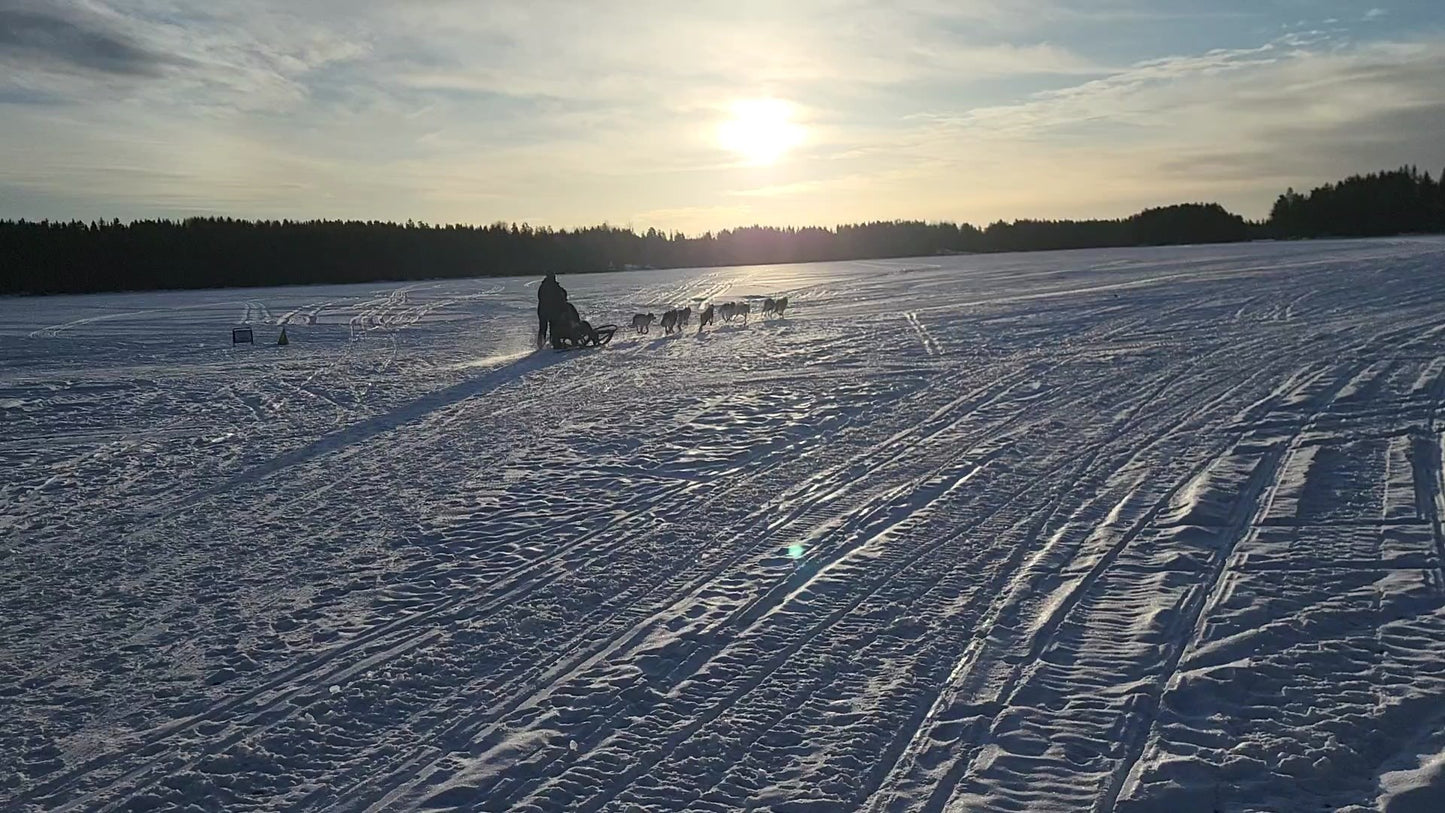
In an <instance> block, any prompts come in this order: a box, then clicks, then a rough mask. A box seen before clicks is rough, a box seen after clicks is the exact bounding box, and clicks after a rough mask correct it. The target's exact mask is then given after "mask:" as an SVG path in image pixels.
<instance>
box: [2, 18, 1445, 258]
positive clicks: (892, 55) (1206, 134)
mask: <svg viewBox="0 0 1445 813" xmlns="http://www.w3.org/2000/svg"><path fill="white" fill-rule="evenodd" d="M1442 134H1445V4H1441V3H1440V2H1439V0H1412V1H1411V2H1388V3H1387V4H1384V5H1374V4H1372V3H1351V2H1334V0H1321V1H1320V2H1306V1H1305V0H1248V1H1247V2H1241V1H1239V0H1212V1H1206V0H1194V2H1183V1H1182V0H1159V1H1158V2H1147V3H1146V2H1142V1H1141V0H1092V1H1091V2H1084V0H1041V1H1040V2H1030V0H897V2H878V1H874V2H868V1H867V0H765V1H761V0H688V2H675V0H674V1H673V2H662V1H661V0H659V1H658V2H653V0H630V1H627V2H623V1H621V0H589V1H588V2H582V1H581V0H575V1H574V2H561V1H560V0H525V2H512V1H511V0H494V1H493V2H470V1H466V0H407V2H400V0H391V1H390V2H384V1H383V0H225V2H216V0H0V218H10V219H15V218H27V219H40V218H51V219H70V218H80V219H86V220H90V219H95V218H105V219H109V218H112V217H118V218H120V219H122V220H130V219H137V218H152V217H186V216H191V215H225V216H233V217H245V218H270V219H279V218H292V219H311V218H327V219H334V218H345V219H352V218H355V219H380V220H395V221H405V220H408V219H412V220H416V221H424V222H429V223H490V222H497V221H506V222H528V223H532V224H534V225H549V226H554V227H574V226H584V225H593V224H598V223H603V222H607V223H611V224H613V225H623V226H631V227H633V228H636V229H638V230H643V229H646V228H650V227H656V228H659V229H662V230H665V231H673V230H681V231H685V232H687V233H689V234H695V233H698V232H701V231H704V230H717V229H722V228H728V227H733V226H741V225H750V224H754V223H759V224H767V225H798V226H803V225H833V224H837V223H849V222H859V221H869V220H893V219H924V220H948V221H968V222H972V223H976V224H980V225H983V224H986V223H989V222H992V221H994V220H999V219H1009V220H1012V219H1015V218H1023V217H1047V218H1063V217H1116V216H1123V215H1127V214H1130V213H1132V212H1134V211H1137V210H1138V209H1141V208H1143V207H1146V206H1155V205H1165V204H1169V203H1177V202H1185V201H1218V202H1220V203H1222V204H1224V205H1225V206H1226V207H1228V208H1229V209H1231V210H1232V211H1236V212H1238V213H1240V214H1243V215H1245V216H1246V217H1250V218H1259V217H1263V216H1265V215H1266V214H1267V213H1268V210H1269V206H1270V205H1271V204H1272V203H1273V201H1274V199H1275V197H1276V196H1277V195H1278V194H1279V193H1280V192H1282V191H1284V189H1285V188H1286V187H1291V186H1292V187H1294V188H1296V189H1308V188H1310V187H1312V186H1314V185H1317V184H1319V183H1322V182H1326V181H1330V180H1335V179H1338V178H1341V177H1344V176H1345V175H1348V174H1351V173H1356V172H1367V171H1371V170H1377V169H1389V168H1394V167H1398V166H1400V165H1403V164H1416V165H1419V166H1420V168H1421V169H1425V170H1429V171H1430V172H1431V173H1432V174H1436V175H1438V174H1439V173H1440V171H1441V169H1442V167H1445V138H1442Z"/></svg>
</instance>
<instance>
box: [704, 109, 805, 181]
mask: <svg viewBox="0 0 1445 813" xmlns="http://www.w3.org/2000/svg"><path fill="white" fill-rule="evenodd" d="M731 113H732V118H730V119H728V120H727V121H724V122H723V123H722V124H720V125H718V130H717V140H718V144H720V145H722V147H723V148H724V149H727V150H731V151H732V152H735V153H737V154H738V155H740V156H742V157H743V159H745V160H746V161H747V162H748V163H749V164H753V165H755V166H767V165H768V164H774V163H777V161H778V159H779V158H782V157H783V155H784V153H786V152H787V151H788V150H791V149H792V148H794V147H796V146H798V145H799V144H801V143H803V128H802V127H800V126H798V125H797V124H795V123H793V121H792V114H793V109H792V105H790V104H788V103H787V102H785V101H782V100H781V99H748V100H744V101H739V102H734V103H733V105H732V108H731Z"/></svg>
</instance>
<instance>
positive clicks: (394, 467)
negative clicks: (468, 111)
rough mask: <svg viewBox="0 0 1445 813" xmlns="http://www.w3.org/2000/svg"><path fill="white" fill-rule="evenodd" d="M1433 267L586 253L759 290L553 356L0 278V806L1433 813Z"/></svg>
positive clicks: (1439, 262)
mask: <svg viewBox="0 0 1445 813" xmlns="http://www.w3.org/2000/svg"><path fill="white" fill-rule="evenodd" d="M1442 274H1445V241H1440V240H1431V239H1402V240H1383V241H1354V242H1329V243H1291V244H1252V245H1233V246H1211V247H1185V248H1169V249H1134V250H1120V251H1091V252H1063V253H1054V254H1031V255H1000V256H991V257H950V258H931V259H928V260H899V261H878V262H860V263H833V264H820V265H805V266H777V267H758V268H736V269H709V270H706V271H666V272H636V273H629V274H620V275H599V276H593V277H574V278H571V279H564V280H562V281H563V283H564V284H565V285H567V287H568V289H569V291H570V292H571V294H572V298H573V300H574V301H576V302H578V304H579V307H580V309H581V310H582V312H583V314H584V315H586V316H588V317H589V318H596V319H597V320H598V321H610V322H615V323H620V324H621V323H626V322H627V321H629V319H630V315H631V314H632V313H633V312H636V311H649V310H650V311H653V312H656V313H661V312H662V311H663V310H665V309H667V308H669V307H681V306H683V305H687V304H692V305H694V306H696V305H698V304H702V303H705V302H707V301H715V302H719V303H721V302H723V301H731V300H736V301H752V302H753V303H754V311H759V310H760V308H759V306H758V303H759V302H760V301H761V298H762V297H764V296H779V295H787V296H789V297H790V298H791V306H790V309H789V312H788V315H787V316H786V317H784V318H781V319H774V318H768V319H764V318H761V317H760V316H759V317H757V318H754V319H752V320H750V322H749V324H748V325H746V326H743V325H742V324H741V323H740V322H734V323H731V324H723V325H719V326H715V327H712V328H709V329H708V330H706V331H704V332H703V333H702V334H701V335H696V331H695V328H694V329H689V330H687V331H685V332H684V333H683V334H681V335H677V336H671V337H664V336H661V335H658V334H657V333H654V334H651V335H646V336H636V335H634V334H632V333H631V332H624V333H619V335H618V337H617V339H616V340H615V341H614V343H613V344H612V345H611V346H610V347H608V348H606V349H604V350H596V351H585V352H579V353H569V354H561V353H552V352H542V353H531V352H530V351H529V348H528V342H529V333H530V331H531V330H532V326H533V324H534V319H535V317H534V316H533V308H534V302H535V300H534V299H533V297H534V290H533V288H531V287H530V286H529V283H531V282H534V281H532V280H488V281H457V282H443V283H422V284H408V285H405V286H390V287H388V286H379V285H362V286H334V287H315V288H295V289H273V290H253V291H237V292H228V291H220V292H198V293H155V294H116V295H102V296H92V297H57V298H50V299H38V300H36V299H27V300H21V299H12V300H0V316H3V317H4V318H3V320H0V342H3V353H0V411H3V420H4V427H5V429H4V433H3V435H0V463H3V465H4V467H5V470H6V471H7V473H8V476H7V477H6V478H5V479H4V480H3V482H0V500H3V507H4V510H3V513H0V531H3V534H0V540H3V541H0V624H3V626H4V629H5V630H6V635H5V636H4V638H3V639H0V808H4V809H7V810H8V809H17V810H95V809H99V810H112V809H114V810H122V809H127V810H128V809H161V810H167V809H175V810H180V809H185V808H187V807H188V806H192V805H196V806H199V808H200V809H226V810H246V809H256V810H273V809H274V810H281V809H286V810H295V809H300V810H357V811H363V810H393V809H402V810H405V809H457V810H478V809H480V810H514V809H520V810H592V811H602V810H609V811H610V810H618V811H621V810H638V809H641V810H674V809H699V810H730V809H738V808H744V807H755V808H771V809H781V810H838V809H845V810H846V809H856V810H874V811H895V810H897V811H901V810H929V811H953V810H971V809H980V810H981V809H987V810H1026V809H1050V810H1054V809H1057V810H1091V809H1092V810H1101V811H1109V810H1119V811H1126V810H1127V811H1145V810H1169V811H1177V810H1192V809H1199V810H1213V809H1220V810H1257V809H1269V810H1295V809H1299V810H1304V809H1308V810H1318V809H1340V808H1346V809H1348V808H1351V807H1355V808H1356V809H1366V808H1368V809H1373V808H1375V807H1377V806H1383V807H1385V808H1386V809H1409V806H1410V805H1416V806H1418V805H1420V804H1425V805H1427V806H1428V805H1429V804H1430V800H1438V799H1439V798H1441V796H1442V794H1445V776H1442V771H1441V770H1440V768H1439V766H1440V765H1441V764H1442V760H1445V736H1442V735H1441V733H1440V732H1441V731H1442V730H1445V727H1442V725H1441V722H1442V721H1445V595H1442V585H1445V578H1442V573H1441V563H1442V561H1445V556H1442V540H1445V538H1442V528H1441V517H1440V512H1441V505H1442V469H1445V466H1442V457H1441V439H1440V432H1441V430H1442V427H1441V425H1440V423H1439V410H1440V405H1441V404H1440V402H1441V398H1442V394H1445V393H1442V387H1445V377H1442V375H1445V285H1442V284H1441V283H1442V281H1445V280H1442ZM695 309H696V307H695ZM238 319H239V320H240V321H242V322H246V323H249V324H250V325H251V326H252V327H253V328H254V329H256V335H257V341H258V345H257V346H255V347H249V346H242V347H237V348H233V347H231V346H230V345H229V330H230V327H232V326H233V325H234V324H236V323H237V320H238ZM282 324H284V325H285V326H286V328H287V332H288V336H289V337H290V339H291V344H290V345H289V346H287V347H276V346H274V341H275V334H276V333H278V332H279V329H280V325H282ZM1417 809H1418V808H1417Z"/></svg>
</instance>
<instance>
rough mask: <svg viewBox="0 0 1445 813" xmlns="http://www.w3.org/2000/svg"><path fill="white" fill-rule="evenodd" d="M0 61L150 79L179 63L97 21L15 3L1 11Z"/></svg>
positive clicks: (15, 64)
mask: <svg viewBox="0 0 1445 813" xmlns="http://www.w3.org/2000/svg"><path fill="white" fill-rule="evenodd" d="M0 59H4V60H5V61H6V62H7V63H9V64H10V65H11V66H12V69H16V68H17V66H20V67H23V66H30V67H34V68H40V69H45V70H69V71H76V70H78V71H95V72H99V73H104V74H114V75H117V76H149V77H154V76H159V75H160V74H161V72H162V70H163V69H165V68H167V67H170V66H175V65H178V64H182V63H183V61H182V60H177V59H175V58H172V57H169V56H167V55H165V54H162V53H159V52H157V51H154V50H151V49H149V48H147V47H145V46H144V45H143V44H141V43H139V42H137V41H136V40H134V39H132V38H131V37H129V36H127V35H126V34H125V33H124V32H121V31H118V30H114V29H111V28H109V27H108V26H107V21H106V20H105V19H104V18H103V17H100V16H99V15H81V14H77V13H72V14H64V13H56V12H54V11H45V10H42V9H40V8H38V7H37V8H29V7H26V6H23V5H20V4H17V3H10V4H7V5H6V6H0Z"/></svg>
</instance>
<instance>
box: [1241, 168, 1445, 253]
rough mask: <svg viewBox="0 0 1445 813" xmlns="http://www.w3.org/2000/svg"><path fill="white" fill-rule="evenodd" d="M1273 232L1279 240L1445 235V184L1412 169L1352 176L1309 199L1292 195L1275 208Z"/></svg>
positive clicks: (1316, 191)
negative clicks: (1294, 238) (1441, 233)
mask: <svg viewBox="0 0 1445 813" xmlns="http://www.w3.org/2000/svg"><path fill="white" fill-rule="evenodd" d="M1442 180H1445V174H1442ZM1269 228H1270V230H1271V232H1273V233H1274V234H1275V235H1277V236H1279V237H1383V236H1386V235H1392V234H1412V233H1414V234H1421V233H1438V232H1445V183H1442V182H1440V181H1436V180H1435V179H1434V178H1431V177H1430V173H1428V172H1423V173H1422V172H1420V170H1419V169H1417V168H1415V167H1413V166H1411V167H1401V168H1400V169H1397V170H1394V171H1393V172H1372V173H1370V174H1369V175H1351V176H1350V177H1348V178H1346V179H1344V180H1343V181H1340V182H1339V183H1332V184H1325V185H1324V186H1321V187H1318V188H1316V189H1314V190H1312V191H1311V192H1310V193H1309V194H1308V195H1301V194H1299V193H1298V192H1296V191H1294V190H1293V189H1290V190H1288V191H1287V192H1285V193H1284V194H1283V195H1280V196H1279V199H1278V200H1276V201H1275V202H1274V208H1273V209H1272V210H1270V215H1269Z"/></svg>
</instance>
